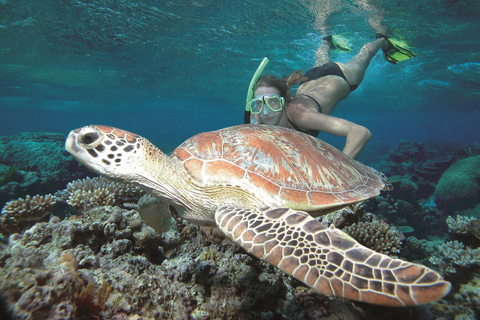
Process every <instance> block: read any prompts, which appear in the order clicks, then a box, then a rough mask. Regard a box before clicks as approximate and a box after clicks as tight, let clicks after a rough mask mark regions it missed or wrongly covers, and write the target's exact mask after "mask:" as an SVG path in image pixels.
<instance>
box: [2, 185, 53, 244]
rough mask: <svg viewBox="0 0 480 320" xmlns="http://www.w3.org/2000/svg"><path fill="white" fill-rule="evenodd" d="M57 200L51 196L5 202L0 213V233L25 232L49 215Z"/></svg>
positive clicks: (37, 196) (28, 197) (29, 197)
mask: <svg viewBox="0 0 480 320" xmlns="http://www.w3.org/2000/svg"><path fill="white" fill-rule="evenodd" d="M56 203H57V198H56V197H55V196H53V195H51V194H47V195H45V196H40V195H36V196H33V197H31V196H29V195H28V196H27V197H26V198H25V199H21V198H20V199H18V200H12V201H9V202H7V204H6V205H5V207H3V209H2V212H1V213H0V233H1V234H3V235H8V234H11V233H15V232H18V231H20V230H25V229H27V228H30V227H31V226H33V225H34V224H35V223H36V222H38V221H39V220H41V219H42V218H43V217H44V216H45V215H47V214H49V213H50V212H51V210H52V209H53V207H54V206H55V204H56Z"/></svg>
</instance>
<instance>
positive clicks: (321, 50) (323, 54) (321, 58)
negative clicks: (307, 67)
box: [313, 40, 331, 67]
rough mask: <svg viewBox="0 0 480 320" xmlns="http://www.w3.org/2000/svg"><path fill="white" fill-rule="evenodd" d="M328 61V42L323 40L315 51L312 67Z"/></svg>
mask: <svg viewBox="0 0 480 320" xmlns="http://www.w3.org/2000/svg"><path fill="white" fill-rule="evenodd" d="M329 62H331V61H330V44H329V43H328V41H325V40H323V41H322V44H320V46H319V47H318V49H317V51H315V65H314V66H313V67H321V66H323V65H324V64H327V63H329Z"/></svg>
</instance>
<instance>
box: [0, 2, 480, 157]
mask: <svg viewBox="0 0 480 320" xmlns="http://www.w3.org/2000/svg"><path fill="white" fill-rule="evenodd" d="M479 16H480V2H479V1H477V0H469V1H454V0H451V1H445V0H442V1H440V0H434V1H425V0H421V1H409V0H403V1H314V0H310V1H296V0H280V1H270V0H267V1H249V2H246V3H244V2H239V1H209V0H196V1H195V0H192V1H168V2H158V1H145V0H143V1H142V0H140V1H106V0H104V1H86V0H83V1H82V0H79V1H73V0H67V1H53V0H51V1H48V0H43V1H9V0H0V110H1V114H2V115H1V118H0V135H12V134H17V133H20V132H24V131H50V132H62V133H67V132H68V131H69V130H71V129H74V128H77V127H80V126H83V125H86V124H90V123H96V124H108V125H112V126H116V127H120V128H124V129H127V130H130V131H132V132H136V133H139V134H141V135H144V136H146V137H148V138H150V140H152V141H153V142H154V143H156V144H159V145H171V146H175V145H178V144H179V143H181V142H182V141H183V140H185V139H187V138H188V137H190V136H191V135H193V134H195V133H198V132H202V131H206V130H214V129H218V128H221V127H225V126H230V125H235V124H240V123H242V122H243V108H244V103H245V95H246V91H247V86H248V83H249V81H250V78H251V76H252V75H253V73H254V71H255V69H256V68H257V66H258V64H259V62H260V61H261V59H262V58H263V57H265V56H266V57H268V58H269V59H270V63H269V65H268V66H267V69H266V71H265V72H267V73H274V74H277V75H279V76H282V75H284V74H288V73H289V72H290V71H292V70H295V69H303V70H304V71H306V70H307V69H308V68H310V67H311V66H312V64H313V62H314V52H315V49H316V48H317V46H318V44H319V38H320V37H322V36H324V35H326V34H342V35H344V36H347V37H348V38H349V39H350V41H351V43H352V45H353V49H354V50H353V53H352V54H340V53H336V52H333V53H332V59H333V60H336V61H346V60H348V59H350V58H351V57H352V56H353V54H354V53H356V52H357V51H358V49H360V47H361V46H362V45H363V44H364V43H365V42H368V41H371V40H372V39H373V38H374V36H375V33H376V31H378V27H377V25H378V23H379V21H382V22H381V25H382V26H383V28H384V30H387V31H388V33H389V34H397V35H401V36H403V37H405V38H406V39H407V40H408V42H409V44H410V45H411V46H412V47H414V51H415V52H416V53H417V57H416V58H414V59H412V60H409V61H405V62H402V63H400V64H398V65H391V64H389V63H387V62H386V61H385V60H384V59H383V57H382V54H381V53H378V54H377V56H376V57H375V58H374V59H373V61H372V63H371V65H370V68H369V69H368V72H367V76H366V78H365V80H364V82H363V83H362V85H361V86H360V87H359V89H358V90H356V91H355V92H354V93H352V94H351V95H350V97H348V99H346V100H344V101H342V102H341V103H340V104H339V105H338V107H337V108H336V109H335V111H334V113H333V114H332V115H334V116H337V117H342V118H346V119H348V120H351V121H353V122H356V123H358V124H361V125H364V126H366V127H368V128H369V129H370V130H371V131H372V133H373V134H374V136H373V138H372V140H371V141H372V143H373V142H380V141H384V142H387V143H390V144H393V145H395V144H397V143H398V141H399V140H401V139H412V140H416V141H425V140H431V139H448V140H451V141H455V142H459V143H461V144H469V143H474V142H480V139H479V137H480V126H479V125H478V122H479V119H480V36H479V34H478V30H480V22H478V17H479ZM319 137H320V138H322V139H323V140H326V141H327V142H330V143H332V144H334V145H336V146H338V147H339V148H341V147H342V145H343V143H344V140H343V139H342V138H338V137H333V136H331V135H328V134H321V135H320V136H319ZM367 150H368V148H367ZM364 152H368V151H364Z"/></svg>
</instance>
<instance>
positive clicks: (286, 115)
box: [245, 34, 415, 158]
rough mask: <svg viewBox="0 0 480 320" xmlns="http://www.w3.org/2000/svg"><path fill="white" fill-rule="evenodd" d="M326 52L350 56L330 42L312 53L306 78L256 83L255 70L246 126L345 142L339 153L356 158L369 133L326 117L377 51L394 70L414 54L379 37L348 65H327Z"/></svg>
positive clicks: (341, 43)
mask: <svg viewBox="0 0 480 320" xmlns="http://www.w3.org/2000/svg"><path fill="white" fill-rule="evenodd" d="M330 49H334V50H337V51H340V52H349V51H351V49H350V48H349V47H348V40H347V39H345V38H342V37H340V36H328V37H325V38H323V41H322V44H321V45H320V47H319V48H318V49H317V51H316V52H315V57H316V61H315V65H314V67H313V68H312V69H310V70H308V71H307V72H306V73H305V74H302V73H301V72H300V71H295V72H293V73H291V74H290V75H289V76H287V77H284V78H282V79H279V78H277V77H275V76H271V75H267V76H262V77H260V78H258V81H256V82H255V80H256V76H257V73H261V70H260V72H258V71H259V70H257V73H256V74H255V76H254V78H253V79H252V82H251V87H250V88H249V95H250V96H247V111H246V117H245V123H254V124H255V123H258V124H267V125H275V126H281V127H286V128H292V129H296V130H299V131H302V132H305V133H308V134H310V135H312V136H315V137H316V136H317V135H318V134H319V132H320V131H322V132H327V133H331V134H334V135H338V136H342V137H345V138H346V142H345V147H344V149H343V153H345V154H346V155H348V156H350V157H352V158H355V157H356V156H357V155H358V154H359V153H360V152H361V151H362V150H363V148H364V147H365V145H366V144H367V142H368V141H369V140H370V138H371V137H372V134H371V132H370V130H368V129H367V128H365V127H363V126H360V125H357V124H355V123H353V122H350V121H347V120H344V119H340V118H336V117H333V116H330V114H331V113H332V111H333V110H334V109H335V107H336V106H337V104H338V103H339V102H340V101H341V100H343V99H345V98H346V97H348V95H349V94H350V92H352V91H353V90H355V89H356V88H357V87H358V86H359V85H360V83H361V82H362V80H363V78H364V76H365V72H366V70H367V67H368V65H369V64H370V61H371V60H372V58H373V57H374V56H375V55H376V54H377V52H378V51H379V50H380V49H382V50H383V52H384V56H385V58H386V59H387V61H389V62H391V63H394V64H396V63H398V62H400V61H403V60H406V59H410V58H413V57H415V54H414V53H413V52H412V51H410V50H408V46H407V45H406V44H405V43H404V42H402V41H400V40H396V39H392V38H389V37H387V36H385V35H383V34H377V38H376V40H375V41H372V42H370V43H367V44H365V45H364V46H363V47H362V48H361V49H360V52H359V53H358V54H357V55H356V56H355V57H353V58H352V59H351V60H349V61H348V62H346V63H341V62H331V61H330V58H329V55H330ZM264 62H265V61H264ZM262 64H264V63H262ZM261 66H262V65H261ZM263 67H264V65H263V66H262V69H263ZM259 69H260V67H259ZM296 83H300V86H299V87H298V90H297V94H296V96H293V95H291V94H290V87H291V86H293V85H295V84H296ZM248 111H249V112H250V114H249V112H248Z"/></svg>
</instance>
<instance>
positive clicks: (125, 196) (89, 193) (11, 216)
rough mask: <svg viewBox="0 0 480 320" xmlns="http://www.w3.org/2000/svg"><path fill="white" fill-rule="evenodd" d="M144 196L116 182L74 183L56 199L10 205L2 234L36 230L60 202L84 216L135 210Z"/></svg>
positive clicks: (3, 215)
mask: <svg viewBox="0 0 480 320" xmlns="http://www.w3.org/2000/svg"><path fill="white" fill-rule="evenodd" d="M143 194H144V192H143V191H142V190H140V189H139V188H138V187H136V186H133V185H130V184H123V183H117V182H113V181H111V180H108V179H106V178H103V177H96V178H89V177H87V178H86V179H82V180H75V181H72V182H70V183H69V184H68V185H67V188H66V189H64V190H61V191H58V192H56V193H55V195H51V194H48V195H45V196H41V195H35V196H33V197H31V196H30V195H27V196H26V198H25V199H21V198H19V199H18V200H13V201H10V202H8V203H7V204H6V205H5V207H3V209H2V211H1V214H0V233H1V234H2V235H3V236H4V237H7V236H8V235H10V234H12V233H16V232H21V231H22V230H25V229H27V228H29V227H31V226H33V225H34V224H35V223H36V222H38V221H40V220H41V219H43V218H44V217H45V216H46V215H48V214H49V213H51V212H52V210H53V209H54V206H55V204H56V203H57V202H58V201H60V202H65V203H67V204H68V205H70V206H71V207H73V208H74V209H75V210H76V212H80V213H81V212H85V211H87V210H89V209H92V208H95V207H101V206H108V205H113V204H114V203H116V204H117V205H118V206H124V207H135V203H136V202H137V201H138V199H139V198H140V197H141V196H142V195H143Z"/></svg>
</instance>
